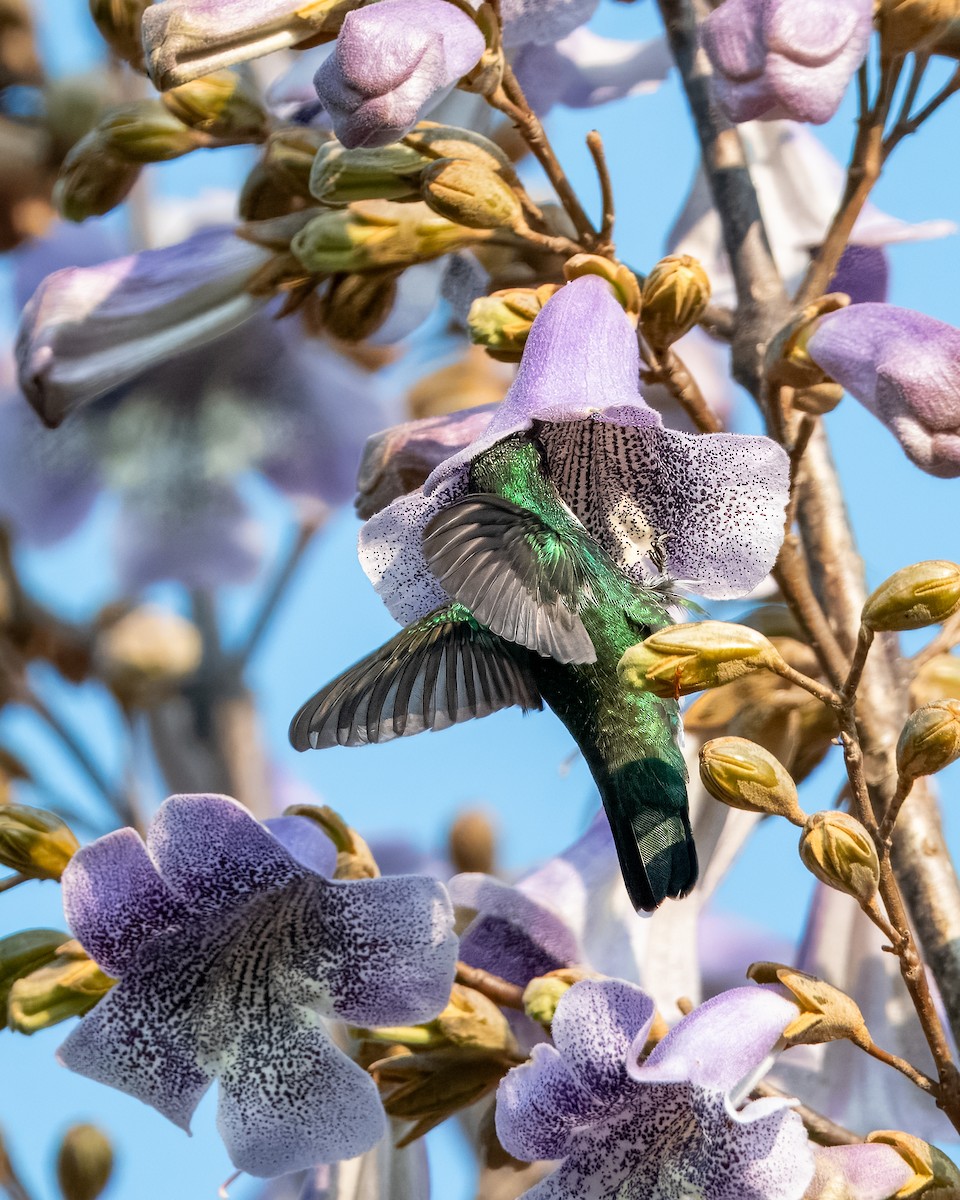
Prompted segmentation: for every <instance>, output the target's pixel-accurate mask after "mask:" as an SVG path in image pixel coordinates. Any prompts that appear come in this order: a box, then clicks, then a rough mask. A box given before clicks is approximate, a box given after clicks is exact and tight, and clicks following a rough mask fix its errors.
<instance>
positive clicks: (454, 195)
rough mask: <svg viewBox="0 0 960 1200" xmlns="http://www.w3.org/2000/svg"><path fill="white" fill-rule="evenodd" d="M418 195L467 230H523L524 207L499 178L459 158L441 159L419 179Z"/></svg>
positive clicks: (481, 167)
mask: <svg viewBox="0 0 960 1200" xmlns="http://www.w3.org/2000/svg"><path fill="white" fill-rule="evenodd" d="M420 194H421V195H422V196H423V198H424V200H425V201H426V202H427V204H428V205H429V206H430V207H431V208H432V209H433V211H434V212H436V213H439V214H440V216H441V217H446V218H447V220H448V221H455V222H456V223H457V224H458V225H466V226H467V228H468V229H522V228H523V227H524V225H525V222H524V219H523V207H522V206H521V204H520V199H519V197H518V196H517V193H516V192H515V191H514V190H513V188H512V187H511V186H510V185H509V184H508V183H507V182H506V181H505V180H503V179H502V178H501V177H500V176H499V175H497V174H495V173H494V172H493V171H491V170H489V169H488V168H487V167H484V166H481V165H480V164H479V163H474V162H468V161H467V160H465V159H462V158H441V159H438V160H437V161H436V162H435V163H433V164H432V165H431V166H429V167H427V168H426V170H425V171H424V172H423V174H422V175H421V176H420Z"/></svg>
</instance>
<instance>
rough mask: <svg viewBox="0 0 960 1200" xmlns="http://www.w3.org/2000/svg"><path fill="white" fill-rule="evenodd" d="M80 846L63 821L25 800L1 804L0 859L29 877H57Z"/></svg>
mask: <svg viewBox="0 0 960 1200" xmlns="http://www.w3.org/2000/svg"><path fill="white" fill-rule="evenodd" d="M79 848H80V843H79V842H78V841H77V839H76V838H75V837H74V836H73V831H72V830H71V829H70V827H69V826H68V825H67V824H66V822H65V821H61V819H60V818H59V817H58V816H56V815H55V814H54V813H51V812H46V811H45V810H44V809H42V808H29V807H28V806H27V805H25V804H4V805H2V806H0V863H2V865H3V866H5V867H10V868H11V869H12V870H14V871H19V872H20V874H21V875H26V876H27V878H28V879H59V878H60V876H61V875H62V874H63V868H64V867H65V866H66V865H67V863H68V862H69V861H70V859H71V858H73V856H74V854H75V853H76V851H77V850H78V849H79Z"/></svg>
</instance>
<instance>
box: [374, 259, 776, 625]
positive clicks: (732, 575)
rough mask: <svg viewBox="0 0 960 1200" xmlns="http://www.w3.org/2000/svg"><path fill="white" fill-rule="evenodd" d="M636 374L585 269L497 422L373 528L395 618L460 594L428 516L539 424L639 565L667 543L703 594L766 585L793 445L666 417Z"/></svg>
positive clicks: (632, 338) (527, 358)
mask: <svg viewBox="0 0 960 1200" xmlns="http://www.w3.org/2000/svg"><path fill="white" fill-rule="evenodd" d="M638 377H639V354H638V348H637V339H636V334H635V332H634V330H633V327H632V326H631V324H630V322H629V320H628V319H627V317H626V314H625V313H624V311H623V309H622V308H621V307H620V305H619V304H618V303H617V301H616V300H615V299H614V296H613V294H612V292H611V290H610V288H609V287H608V285H607V284H606V283H605V282H604V281H603V280H601V279H600V278H599V277H597V276H586V277H583V278H580V279H577V280H574V282H572V283H570V284H567V285H566V287H564V288H563V289H562V290H561V291H559V292H558V293H557V294H556V295H555V296H553V297H552V298H551V299H550V300H549V301H548V302H547V304H546V305H545V306H544V308H543V310H542V312H541V313H540V314H539V315H538V317H537V319H536V321H535V322H534V324H533V328H532V330H531V332H530V336H529V338H528V340H527V345H526V349H525V350H524V355H523V360H522V362H521V364H520V370H519V373H518V374H517V377H516V380H515V381H514V383H513V385H512V387H511V389H510V391H509V393H508V394H507V397H506V399H505V400H504V402H503V404H501V405H500V407H499V408H498V409H497V410H496V411H495V413H494V415H493V417H492V419H491V421H490V423H489V425H488V426H487V428H486V430H485V432H484V433H483V434H482V435H481V436H480V437H478V438H477V439H476V440H475V441H473V442H472V443H471V444H470V445H469V446H467V447H466V448H465V449H464V450H462V451H460V452H459V453H457V454H454V455H452V456H451V457H450V458H448V459H447V460H446V461H445V462H443V463H441V464H440V466H439V467H437V469H436V470H435V471H434V472H433V474H432V475H431V476H430V477H429V478H428V479H427V481H426V483H425V484H424V486H423V487H422V488H421V489H420V490H418V491H416V492H412V493H410V494H409V495H406V496H401V497H400V498H399V499H397V500H395V501H394V502H393V503H392V504H390V505H389V506H388V507H387V508H385V509H383V510H382V511H381V512H379V513H377V514H376V516H374V517H373V518H371V520H369V521H368V522H367V523H366V525H365V526H364V527H363V529H362V530H361V533H360V561H361V563H362V565H363V567H364V570H365V571H366V572H367V574H368V576H369V577H370V579H371V580H372V582H373V583H374V585H375V586H376V588H377V591H378V592H379V593H380V596H381V597H382V599H383V601H384V603H385V604H386V605H387V607H388V608H389V610H390V612H391V613H392V614H393V615H394V617H396V619H397V620H398V621H400V622H401V623H402V624H407V623H409V622H411V621H415V620H417V619H418V618H419V617H422V616H424V615H425V614H426V613H428V612H430V611H431V610H432V609H434V608H437V607H438V606H440V605H442V604H445V603H447V602H448V601H447V597H446V595H445V594H444V592H443V590H442V588H441V587H440V584H439V582H438V581H437V580H436V579H435V578H434V576H433V575H432V574H431V572H430V571H429V569H428V567H427V564H426V561H425V559H424V556H423V551H422V547H421V540H422V534H423V529H424V527H425V526H426V524H427V523H428V521H429V520H430V519H431V518H432V517H433V515H434V514H435V513H437V512H439V511H441V510H442V509H443V508H445V507H446V506H447V505H448V504H450V503H451V502H452V501H454V500H456V499H458V498H459V497H461V496H462V495H464V494H465V491H466V485H467V476H468V472H469V465H470V462H471V461H472V459H473V458H474V457H475V456H476V455H477V454H479V453H481V452H482V451H483V450H486V449H487V448H489V447H490V446H492V445H493V444H495V443H496V442H498V441H500V440H501V439H503V438H505V437H508V436H509V435H510V434H512V433H514V432H516V431H518V430H526V429H530V428H531V427H532V426H533V425H534V424H535V423H536V427H537V434H538V438H539V440H540V443H541V445H542V446H543V448H544V451H545V454H546V459H547V463H548V467H549V470H550V474H551V476H552V477H553V480H554V482H555V484H556V486H557V488H558V490H559V492H560V494H561V496H562V498H563V500H564V501H565V502H566V503H567V504H568V505H569V507H570V508H571V510H572V511H573V512H574V514H575V515H576V516H577V517H578V518H579V519H580V520H581V521H582V522H583V524H584V525H585V526H586V528H587V530H588V531H589V533H590V534H591V535H592V536H593V537H594V538H595V539H596V540H597V541H598V542H599V543H600V544H602V545H603V547H604V548H605V549H606V550H607V551H608V552H609V553H610V554H611V555H612V556H613V557H614V559H615V560H616V561H617V562H618V563H619V565H620V566H621V567H622V568H623V569H624V570H625V571H627V572H628V573H629V574H630V575H631V576H632V577H634V578H636V579H638V580H639V581H643V580H645V579H649V577H650V575H651V574H653V573H654V568H653V566H652V564H651V560H650V557H649V554H650V551H651V549H653V547H654V545H656V546H657V547H663V549H664V557H665V569H666V571H667V572H668V573H669V574H670V575H671V576H673V577H674V578H676V579H680V580H683V581H684V582H685V583H686V584H687V585H688V586H690V587H691V588H692V589H694V590H696V591H698V592H700V593H701V594H702V595H708V596H717V597H720V596H732V595H742V594H744V593H745V592H748V591H750V590H751V589H752V588H753V587H755V586H756V585H757V584H758V583H759V582H760V580H761V579H762V578H763V577H764V575H766V573H767V571H769V569H770V567H771V566H772V564H773V561H774V559H775V558H776V555H777V551H778V549H779V546H780V541H781V537H782V532H783V507H784V504H785V501H786V493H787V460H786V456H785V454H784V452H783V451H782V450H781V449H780V447H778V446H777V445H776V444H775V443H774V442H772V441H770V440H769V439H768V438H764V437H746V436H744V435H740V434H707V435H691V434H687V433H679V432H676V431H674V430H669V429H664V428H663V426H662V423H661V420H660V417H659V415H658V414H657V413H656V412H654V410H653V409H651V408H649V407H648V406H647V405H646V404H645V403H644V400H643V398H642V396H641V395H640V390H639V386H638Z"/></svg>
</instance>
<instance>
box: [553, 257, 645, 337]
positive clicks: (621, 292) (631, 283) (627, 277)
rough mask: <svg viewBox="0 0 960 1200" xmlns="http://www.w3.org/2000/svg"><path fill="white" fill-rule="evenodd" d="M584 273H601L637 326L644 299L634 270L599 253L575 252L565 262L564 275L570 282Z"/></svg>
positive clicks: (601, 276)
mask: <svg viewBox="0 0 960 1200" xmlns="http://www.w3.org/2000/svg"><path fill="white" fill-rule="evenodd" d="M583 275H599V276H600V278H601V279H605V280H606V281H607V283H609V284H610V286H611V287H612V288H613V290H614V294H615V295H616V297H617V299H618V300H619V301H620V303H621V304H622V305H623V311H624V312H625V313H626V314H627V316H628V317H629V318H630V321H631V323H632V324H633V326H634V328H636V326H637V323H638V321H639V320H640V309H641V306H642V300H641V292H640V283H639V281H638V280H637V277H636V275H635V274H634V273H633V271H631V270H630V268H629V267H626V266H624V265H623V263H618V262H613V261H611V260H610V259H609V258H602V257H601V256H600V255H599V254H575V255H574V256H573V257H572V258H568V259H567V261H566V262H565V263H564V264H563V277H564V279H565V280H566V281H567V282H568V283H570V282H572V281H573V280H574V279H579V278H580V277H581V276H583Z"/></svg>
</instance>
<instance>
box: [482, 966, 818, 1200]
mask: <svg viewBox="0 0 960 1200" xmlns="http://www.w3.org/2000/svg"><path fill="white" fill-rule="evenodd" d="M653 1015H654V1004H653V1001H652V1000H651V999H650V997H649V996H648V995H647V994H646V993H645V992H643V991H641V990H640V989H639V988H636V987H633V986H632V985H631V984H627V983H622V982H620V981H619V980H614V979H603V980H584V981H582V982H580V983H576V984H574V986H573V987H572V988H571V989H570V990H569V991H568V992H566V993H565V994H564V996H563V997H562V998H561V1000H560V1003H559V1005H558V1006H557V1011H556V1014H555V1016H554V1019H553V1026H552V1032H553V1041H554V1045H553V1046H549V1045H539V1046H536V1047H534V1050H533V1055H532V1057H531V1059H530V1061H529V1062H528V1063H525V1064H524V1065H523V1066H521V1067H515V1068H514V1069H513V1070H511V1071H510V1072H509V1074H508V1075H507V1076H506V1077H505V1078H504V1080H503V1081H502V1083H501V1084H500V1088H499V1090H498V1092H497V1111H496V1123H497V1134H498V1136H499V1138H500V1141H501V1143H502V1144H503V1146H504V1147H505V1149H506V1150H507V1151H508V1152H509V1153H510V1154H512V1155H514V1157H516V1158H520V1159H523V1160H528V1161H531V1160H534V1159H560V1160H561V1162H560V1166H559V1167H558V1169H557V1170H556V1171H555V1172H554V1173H553V1174H552V1175H550V1176H548V1177H547V1178H546V1179H545V1180H544V1181H543V1182H542V1183H540V1184H538V1185H537V1186H536V1187H534V1188H532V1189H531V1190H530V1191H529V1192H527V1193H526V1196H527V1197H528V1200H575V1198H576V1200H580V1198H583V1200H588V1198H589V1200H601V1198H605V1197H611V1198H612V1197H614V1196H625V1195H630V1196H638V1197H640V1196H644V1197H646V1196H650V1197H654V1196H655V1197H657V1200H685V1198H686V1197H689V1196H691V1195H696V1196H702V1197H705V1198H708V1200H800V1198H801V1197H802V1196H803V1194H804V1191H805V1189H806V1187H807V1184H808V1183H809V1182H810V1180H811V1178H812V1176H813V1171H814V1164H813V1154H812V1151H811V1149H810V1146H809V1143H808V1141H807V1135H806V1132H805V1130H804V1128H803V1123H802V1122H801V1120H800V1117H799V1116H798V1115H797V1114H796V1113H795V1112H793V1111H792V1109H791V1105H790V1101H788V1100H780V1099H765V1100H756V1101H753V1102H751V1103H748V1104H746V1105H744V1106H742V1107H741V1104H742V1099H743V1097H742V1096H741V1095H740V1094H739V1093H740V1092H741V1091H742V1086H741V1085H743V1084H745V1083H746V1084H747V1085H748V1086H749V1083H748V1081H750V1080H751V1079H753V1078H755V1077H756V1075H757V1074H758V1072H759V1070H760V1069H762V1067H763V1066H764V1065H765V1063H766V1060H767V1059H768V1057H769V1056H770V1054H771V1052H772V1051H773V1049H774V1047H775V1046H776V1045H777V1042H778V1040H779V1039H780V1036H781V1035H782V1033H783V1031H784V1029H785V1028H786V1027H787V1025H788V1024H789V1023H790V1022H791V1021H792V1020H794V1019H795V1017H796V1015H797V1008H796V1006H795V1005H794V1004H791V1003H790V1002H789V1001H787V1000H783V999H782V998H781V997H780V996H777V995H775V994H773V993H772V992H770V991H767V990H765V989H762V988H756V987H750V988H738V989H736V990H734V991H731V992H725V993H723V994H722V995H720V996H716V997H715V998H714V999H713V1000H708V1001H707V1002H706V1004H703V1005H701V1006H700V1007H699V1008H697V1009H695V1010H694V1011H693V1012H692V1013H691V1014H690V1016H688V1017H686V1018H685V1019H684V1020H682V1021H681V1022H680V1023H679V1024H678V1025H677V1026H676V1027H675V1028H674V1029H673V1030H672V1031H671V1032H670V1033H669V1034H667V1036H666V1037H665V1038H664V1039H663V1040H662V1041H661V1042H660V1043H659V1044H658V1045H657V1046H656V1047H655V1048H654V1050H653V1051H652V1052H651V1054H650V1055H649V1057H648V1058H646V1059H645V1060H643V1061H641V1054H642V1051H643V1048H644V1045H645V1042H646V1038H647V1033H648V1031H649V1029H650V1025H651V1022H652V1020H653Z"/></svg>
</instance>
